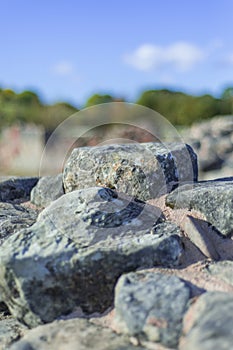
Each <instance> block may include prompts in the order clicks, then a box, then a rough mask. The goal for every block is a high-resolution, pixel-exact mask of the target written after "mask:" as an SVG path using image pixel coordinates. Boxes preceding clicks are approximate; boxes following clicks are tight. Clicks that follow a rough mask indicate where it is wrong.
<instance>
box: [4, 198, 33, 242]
mask: <svg viewBox="0 0 233 350" xmlns="http://www.w3.org/2000/svg"><path fill="white" fill-rule="evenodd" d="M0 213H1V215H0V245H1V244H2V242H3V241H4V240H5V239H6V237H8V236H10V235H12V234H13V233H15V232H17V231H19V230H20V229H22V228H25V227H29V226H31V225H33V224H34V223H35V221H36V219H37V216H38V212H37V211H36V210H33V209H29V208H25V207H23V206H21V205H19V204H11V203H3V202H0Z"/></svg>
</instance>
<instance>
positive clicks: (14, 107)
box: [0, 87, 233, 130]
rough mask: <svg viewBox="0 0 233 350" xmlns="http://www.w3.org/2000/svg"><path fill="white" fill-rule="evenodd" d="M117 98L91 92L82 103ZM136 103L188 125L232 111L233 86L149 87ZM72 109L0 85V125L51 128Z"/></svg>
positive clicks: (90, 104) (29, 93)
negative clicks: (216, 89)
mask: <svg viewBox="0 0 233 350" xmlns="http://www.w3.org/2000/svg"><path fill="white" fill-rule="evenodd" d="M116 101H124V100H123V99H116V98H115V97H113V96H111V95H108V94H103V95H101V94H94V95H93V96H91V97H90V98H89V99H88V100H87V102H86V104H85V106H86V107H90V106H93V105H96V104H101V103H107V102H116ZM137 103H138V104H140V105H143V106H146V107H149V108H151V109H153V110H155V111H157V112H159V113H161V114H162V115H163V116H164V117H165V118H167V119H168V120H169V121H170V122H171V123H172V124H173V125H177V126H178V125H190V124H192V123H194V122H196V121H199V120H203V119H207V118H211V117H213V116H215V115H218V114H221V115H226V114H231V113H233V87H228V88H226V89H225V90H224V91H223V92H222V94H221V97H220V98H215V97H213V96H211V95H207V94H206V95H202V96H192V95H189V94H185V93H183V92H180V91H171V90H166V89H162V90H148V91H144V92H143V93H142V94H141V96H140V97H139V99H138V100H137ZM75 112H77V109H76V108H75V107H73V106H72V105H70V104H68V103H65V102H61V103H56V104H54V105H45V104H43V103H42V102H41V101H40V99H39V97H38V95H37V94H36V93H35V92H32V91H23V92H21V93H19V94H17V93H15V92H14V91H13V90H10V89H2V88H0V127H3V126H5V125H11V124H14V123H16V122H17V123H36V124H42V125H44V126H45V128H46V129H47V130H53V129H54V128H56V126H58V125H59V124H60V123H61V122H62V121H63V120H65V119H66V118H67V117H69V116H71V115H72V114H74V113H75ZM120 117H121V116H119V118H120ZM122 122H123V121H122Z"/></svg>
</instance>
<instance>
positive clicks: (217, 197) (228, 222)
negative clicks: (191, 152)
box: [166, 181, 233, 237]
mask: <svg viewBox="0 0 233 350" xmlns="http://www.w3.org/2000/svg"><path fill="white" fill-rule="evenodd" d="M232 197H233V181H206V182H200V183H195V184H191V185H184V186H181V187H179V188H178V189H176V190H174V191H173V192H171V193H170V194H168V196H167V198H166V204H167V205H168V206H170V207H172V208H188V209H195V210H198V211H200V212H201V213H202V214H203V215H204V216H205V218H206V221H208V222H209V223H210V224H211V225H213V226H214V227H215V228H216V229H217V230H218V231H219V233H221V234H222V235H223V236H229V237H230V236H231V235H232V233H233V210H232V209H233V201H232Z"/></svg>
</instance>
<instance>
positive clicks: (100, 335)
mask: <svg viewBox="0 0 233 350" xmlns="http://www.w3.org/2000/svg"><path fill="white" fill-rule="evenodd" d="M9 349H10V350H29V349H30V350H90V349H95V350H143V349H145V348H144V347H141V346H133V345H132V344H130V342H129V339H127V338H126V337H125V336H121V335H116V334H115V333H113V332H112V331H111V330H110V329H108V328H101V327H99V326H96V325H94V324H91V323H90V322H89V321H87V320H85V319H72V320H68V321H55V322H53V323H50V324H48V325H44V326H39V327H37V328H35V329H32V330H30V331H29V332H28V333H27V334H26V335H25V336H24V337H23V338H22V339H21V340H19V341H18V342H16V343H15V344H14V345H13V346H11V347H10V348H9Z"/></svg>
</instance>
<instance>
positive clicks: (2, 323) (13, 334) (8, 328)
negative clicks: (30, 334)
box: [0, 317, 27, 350]
mask: <svg viewBox="0 0 233 350" xmlns="http://www.w3.org/2000/svg"><path fill="white" fill-rule="evenodd" d="M26 331H27V328H26V327H25V326H23V325H22V324H20V323H19V322H18V321H17V320H15V319H13V318H11V317H7V318H5V319H0V349H1V350H7V349H9V346H10V345H11V344H12V343H14V342H16V341H17V340H19V338H20V337H22V336H23V335H24V333H25V332H26Z"/></svg>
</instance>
